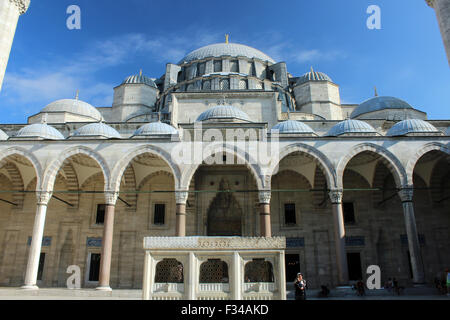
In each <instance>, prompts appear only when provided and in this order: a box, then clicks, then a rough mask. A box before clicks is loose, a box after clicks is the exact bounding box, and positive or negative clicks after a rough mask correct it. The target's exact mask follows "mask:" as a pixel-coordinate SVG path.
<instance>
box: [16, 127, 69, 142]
mask: <svg viewBox="0 0 450 320" xmlns="http://www.w3.org/2000/svg"><path fill="white" fill-rule="evenodd" d="M14 138H26V139H43V140H64V136H63V135H62V134H61V132H59V131H58V130H56V129H55V128H53V127H51V126H49V125H48V124H46V123H35V124H30V125H28V126H26V127H23V128H22V129H20V130H19V132H17V134H16V135H15V136H14Z"/></svg>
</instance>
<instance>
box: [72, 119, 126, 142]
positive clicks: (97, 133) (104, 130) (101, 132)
mask: <svg viewBox="0 0 450 320" xmlns="http://www.w3.org/2000/svg"><path fill="white" fill-rule="evenodd" d="M72 137H102V138H106V139H114V138H115V139H120V138H121V136H120V134H119V132H117V130H116V129H114V128H112V127H110V126H108V125H106V124H104V123H103V122H97V123H90V124H88V125H85V126H83V127H81V128H79V129H78V130H76V131H75V132H74V133H73V134H72Z"/></svg>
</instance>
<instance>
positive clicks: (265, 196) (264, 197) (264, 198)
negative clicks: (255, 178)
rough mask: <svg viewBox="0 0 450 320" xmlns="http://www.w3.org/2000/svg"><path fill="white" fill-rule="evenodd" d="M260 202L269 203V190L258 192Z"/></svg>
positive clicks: (270, 195)
mask: <svg viewBox="0 0 450 320" xmlns="http://www.w3.org/2000/svg"><path fill="white" fill-rule="evenodd" d="M258 196H259V203H260V204H270V199H271V198H272V191H271V190H262V191H259V193H258Z"/></svg>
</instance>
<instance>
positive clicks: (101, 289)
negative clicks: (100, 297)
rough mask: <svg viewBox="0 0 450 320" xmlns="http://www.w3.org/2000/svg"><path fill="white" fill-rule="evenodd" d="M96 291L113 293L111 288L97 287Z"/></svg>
mask: <svg viewBox="0 0 450 320" xmlns="http://www.w3.org/2000/svg"><path fill="white" fill-rule="evenodd" d="M95 290H98V291H108V292H111V291H112V289H111V287H97V288H95Z"/></svg>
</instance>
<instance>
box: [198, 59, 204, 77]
mask: <svg viewBox="0 0 450 320" xmlns="http://www.w3.org/2000/svg"><path fill="white" fill-rule="evenodd" d="M205 69H206V63H205V62H203V63H199V64H198V65H197V76H198V77H200V76H202V75H204V74H205Z"/></svg>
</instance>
